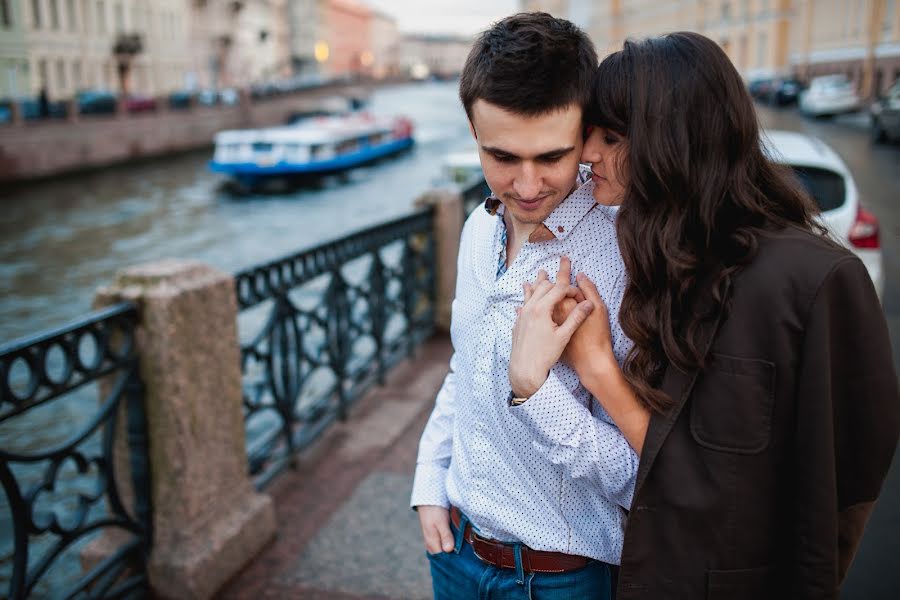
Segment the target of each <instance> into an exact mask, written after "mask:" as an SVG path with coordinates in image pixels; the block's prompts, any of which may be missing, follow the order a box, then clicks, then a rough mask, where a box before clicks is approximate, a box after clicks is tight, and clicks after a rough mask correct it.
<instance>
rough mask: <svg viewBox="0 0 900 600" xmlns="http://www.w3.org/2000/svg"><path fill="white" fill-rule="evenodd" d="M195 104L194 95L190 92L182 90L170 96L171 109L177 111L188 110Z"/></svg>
mask: <svg viewBox="0 0 900 600" xmlns="http://www.w3.org/2000/svg"><path fill="white" fill-rule="evenodd" d="M194 102H195V98H194V93H193V92H190V91H188V90H181V91H177V92H172V93H171V94H169V107H170V108H173V109H175V110H187V109H188V108H190V107H191V106H192V105H193V104H194Z"/></svg>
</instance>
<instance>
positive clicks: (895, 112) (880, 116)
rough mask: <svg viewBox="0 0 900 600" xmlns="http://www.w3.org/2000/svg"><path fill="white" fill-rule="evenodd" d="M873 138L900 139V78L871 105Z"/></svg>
mask: <svg viewBox="0 0 900 600" xmlns="http://www.w3.org/2000/svg"><path fill="white" fill-rule="evenodd" d="M869 116H870V118H871V121H872V139H873V140H875V141H876V142H886V141H889V140H894V141H898V140H900V79H898V80H897V81H895V82H894V85H893V86H891V89H889V90H888V91H887V93H886V94H885V95H884V96H882V97H881V98H879V99H878V100H877V101H875V102H874V103H873V104H872V106H870V107H869Z"/></svg>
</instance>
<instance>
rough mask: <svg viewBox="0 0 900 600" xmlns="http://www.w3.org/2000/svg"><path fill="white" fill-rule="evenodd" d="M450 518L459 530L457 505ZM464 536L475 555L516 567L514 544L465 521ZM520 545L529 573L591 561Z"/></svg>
mask: <svg viewBox="0 0 900 600" xmlns="http://www.w3.org/2000/svg"><path fill="white" fill-rule="evenodd" d="M450 520H451V521H452V522H453V526H454V527H455V528H456V529H457V530H459V523H460V521H461V520H462V516H461V514H460V512H459V509H458V508H456V507H455V506H451V507H450ZM463 538H465V540H466V541H467V542H469V544H471V545H472V550H474V551H475V556H477V557H478V558H480V559H481V560H482V561H483V562H486V563H488V564H489V565H493V566H495V567H498V568H501V569H515V568H516V551H515V546H513V545H512V544H504V543H503V542H498V541H497V540H492V539H489V538H483V537H481V536H480V535H478V534H477V533H475V532H474V531H473V530H472V524H471V523H466V530H465V531H464V532H463ZM521 548H522V567H523V568H524V569H525V572H526V573H531V572H534V573H565V572H566V571H575V570H576V569H581V568H584V567H586V566H588V565H589V564H590V562H591V559H590V558H587V557H584V556H575V555H573V554H563V553H562V552H546V551H543V550H532V549H531V548H529V547H528V546H525V545H523V546H521Z"/></svg>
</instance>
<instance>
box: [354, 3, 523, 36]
mask: <svg viewBox="0 0 900 600" xmlns="http://www.w3.org/2000/svg"><path fill="white" fill-rule="evenodd" d="M366 3H367V4H368V5H369V6H371V7H372V8H375V9H378V10H380V11H381V12H383V13H386V14H388V15H390V16H392V17H394V18H395V19H396V20H397V26H398V27H399V28H400V31H403V32H414V33H451V34H460V35H474V34H476V33H478V32H479V31H482V30H484V29H487V28H488V27H489V26H490V24H491V23H493V22H494V21H496V20H498V19H501V18H503V17H505V16H507V15H510V14H512V13H514V12H518V11H519V8H520V2H519V0H366Z"/></svg>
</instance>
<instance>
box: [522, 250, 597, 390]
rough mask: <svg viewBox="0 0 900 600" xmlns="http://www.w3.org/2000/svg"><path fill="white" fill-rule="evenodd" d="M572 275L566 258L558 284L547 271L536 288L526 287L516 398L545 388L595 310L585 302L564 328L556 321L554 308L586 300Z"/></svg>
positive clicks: (533, 286)
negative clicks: (572, 282) (565, 302)
mask: <svg viewBox="0 0 900 600" xmlns="http://www.w3.org/2000/svg"><path fill="white" fill-rule="evenodd" d="M570 273H571V262H569V259H568V257H565V256H564V257H562V259H560V261H559V272H558V273H557V275H556V283H555V284H554V283H550V281H549V277H547V273H546V272H545V271H544V270H543V269H542V270H541V271H540V273H539V274H538V278H537V281H536V282H535V284H534V285H531V284H525V304H523V305H522V307H521V308H520V309H518V318H517V319H516V324H515V326H514V327H513V333H512V350H511V352H510V358H509V383H510V385H511V387H512V390H513V394H515V395H516V396H519V397H523V398H527V397H529V396H531V395H533V394H534V393H535V392H536V391H537V390H538V389H539V388H540V387H541V386H542V385H543V384H544V381H546V380H547V375H548V374H549V373H550V369H551V368H552V367H553V365H554V364H556V362H557V361H558V360H559V357H560V356H561V355H562V353H563V350H564V349H565V347H566V344H568V343H569V339H570V338H571V337H572V334H574V333H575V331H576V330H577V329H578V327H579V326H580V325H581V324H582V323H583V322H584V320H585V319H586V318H587V317H588V315H589V314H590V313H591V311H592V310H593V308H594V307H593V305H592V304H591V303H590V302H588V301H587V300H584V299H582V301H581V302H577V303H576V305H575V307H574V310H572V311H571V313H569V315H568V316H567V317H566V319H565V321H563V323H562V324H560V325H558V324H556V323H555V322H554V321H553V310H554V307H555V306H556V305H557V304H559V303H560V302H561V301H562V300H564V299H565V298H576V297H577V298H582V297H581V296H580V295H579V291H578V288H576V287H574V286H572V285H570V284H569V277H570ZM577 298H576V299H577Z"/></svg>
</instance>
